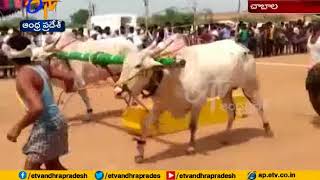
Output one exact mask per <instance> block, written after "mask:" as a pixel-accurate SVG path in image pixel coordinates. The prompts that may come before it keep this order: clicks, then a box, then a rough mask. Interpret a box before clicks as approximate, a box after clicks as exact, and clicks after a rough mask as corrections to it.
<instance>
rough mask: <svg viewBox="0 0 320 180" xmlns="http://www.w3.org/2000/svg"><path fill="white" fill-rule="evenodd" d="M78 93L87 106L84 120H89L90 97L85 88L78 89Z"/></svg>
mask: <svg viewBox="0 0 320 180" xmlns="http://www.w3.org/2000/svg"><path fill="white" fill-rule="evenodd" d="M78 93H79V95H80V97H81V99H82V101H83V102H84V104H85V105H86V108H87V116H86V118H85V121H90V120H91V117H92V112H93V110H92V107H91V103H90V99H89V96H88V91H87V90H86V89H83V90H79V91H78Z"/></svg>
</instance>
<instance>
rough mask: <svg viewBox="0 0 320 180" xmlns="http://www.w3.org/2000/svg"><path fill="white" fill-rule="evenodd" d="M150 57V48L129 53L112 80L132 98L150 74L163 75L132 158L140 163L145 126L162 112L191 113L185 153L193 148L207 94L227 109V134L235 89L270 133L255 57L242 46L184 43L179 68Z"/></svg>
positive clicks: (145, 133) (227, 42) (232, 118)
mask: <svg viewBox="0 0 320 180" xmlns="http://www.w3.org/2000/svg"><path fill="white" fill-rule="evenodd" d="M157 52H159V51H158V50H157ZM154 56H155V54H154V52H152V51H149V53H146V52H143V53H140V54H138V55H137V54H129V55H128V60H127V61H126V62H125V63H124V65H123V69H122V73H121V76H120V79H119V81H118V82H117V86H118V88H116V89H117V92H116V93H117V95H118V96H119V95H121V96H124V95H127V94H128V93H129V94H131V95H132V96H136V95H138V94H139V93H140V91H141V90H142V89H143V87H144V86H145V85H146V84H148V83H149V82H150V79H152V78H151V77H152V74H153V73H155V72H157V71H159V70H160V71H162V72H163V74H164V76H163V78H162V80H161V82H160V84H159V86H158V89H157V91H156V93H155V94H154V96H153V97H152V100H153V103H154V105H153V108H152V110H151V112H150V113H149V115H148V116H147V118H146V119H145V120H144V121H142V124H141V126H142V135H141V137H140V138H137V143H138V146H137V149H138V155H137V156H136V157H135V160H136V162H138V163H140V162H142V161H143V158H144V144H145V143H146V138H147V131H148V128H149V126H150V124H151V123H158V122H157V120H158V119H159V116H160V114H161V113H162V112H164V111H169V112H171V113H172V114H173V115H174V116H175V117H181V116H184V115H185V114H186V113H187V112H188V111H191V121H190V132H191V137H190V144H189V147H188V152H189V153H193V152H194V151H195V132H196V130H197V121H198V117H199V113H200V110H201V107H202V106H203V104H204V103H205V101H206V99H207V97H216V96H220V97H221V99H222V101H223V105H224V107H225V109H226V111H227V112H228V125H227V132H228V131H229V130H230V129H231V127H232V124H233V121H234V119H235V112H236V110H235V108H234V107H235V104H234V102H233V98H232V91H233V90H234V89H236V88H238V87H240V88H242V90H243V92H244V95H245V96H246V97H247V99H248V100H249V101H250V102H251V103H252V104H254V105H255V106H256V108H257V109H258V112H259V115H260V117H261V119H262V122H263V127H264V129H265V132H266V134H267V135H268V136H272V135H273V133H272V130H271V127H270V125H269V122H268V121H267V120H266V118H265V117H264V111H263V103H262V98H261V96H260V94H259V85H258V80H257V76H256V65H255V60H254V58H253V57H252V56H251V55H249V50H248V49H247V48H245V47H243V46H241V45H239V44H237V43H236V42H234V41H233V40H223V41H217V42H214V43H210V44H205V45H196V46H190V47H185V48H183V49H181V50H180V51H179V52H178V53H177V57H179V58H178V59H180V60H177V61H185V62H186V64H185V66H184V68H172V67H165V66H163V65H162V64H160V63H159V62H157V61H155V60H154V58H152V57H154ZM232 107H233V108H232Z"/></svg>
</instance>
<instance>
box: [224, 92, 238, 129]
mask: <svg viewBox="0 0 320 180" xmlns="http://www.w3.org/2000/svg"><path fill="white" fill-rule="evenodd" d="M221 100H222V103H223V107H224V109H225V110H226V111H227V113H228V125H227V129H226V131H227V132H230V130H231V128H232V125H233V122H234V119H235V117H236V105H235V104H234V102H233V98H232V90H230V91H228V93H227V94H226V95H225V96H224V97H223V98H222V99H221Z"/></svg>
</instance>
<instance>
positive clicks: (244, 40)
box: [239, 24, 249, 47]
mask: <svg viewBox="0 0 320 180" xmlns="http://www.w3.org/2000/svg"><path fill="white" fill-rule="evenodd" d="M239 42H240V43H241V44H243V45H244V46H246V47H248V43H249V30H248V28H247V25H246V24H242V25H241V27H240V31H239Z"/></svg>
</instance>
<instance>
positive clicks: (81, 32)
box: [77, 27, 87, 41]
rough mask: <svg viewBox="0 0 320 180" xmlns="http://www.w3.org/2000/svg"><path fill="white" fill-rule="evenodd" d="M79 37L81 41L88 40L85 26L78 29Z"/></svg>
mask: <svg viewBox="0 0 320 180" xmlns="http://www.w3.org/2000/svg"><path fill="white" fill-rule="evenodd" d="M77 39H79V40H80V41H86V40H87V38H86V37H85V36H84V30H83V27H80V28H79V29H78V33H77Z"/></svg>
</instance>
